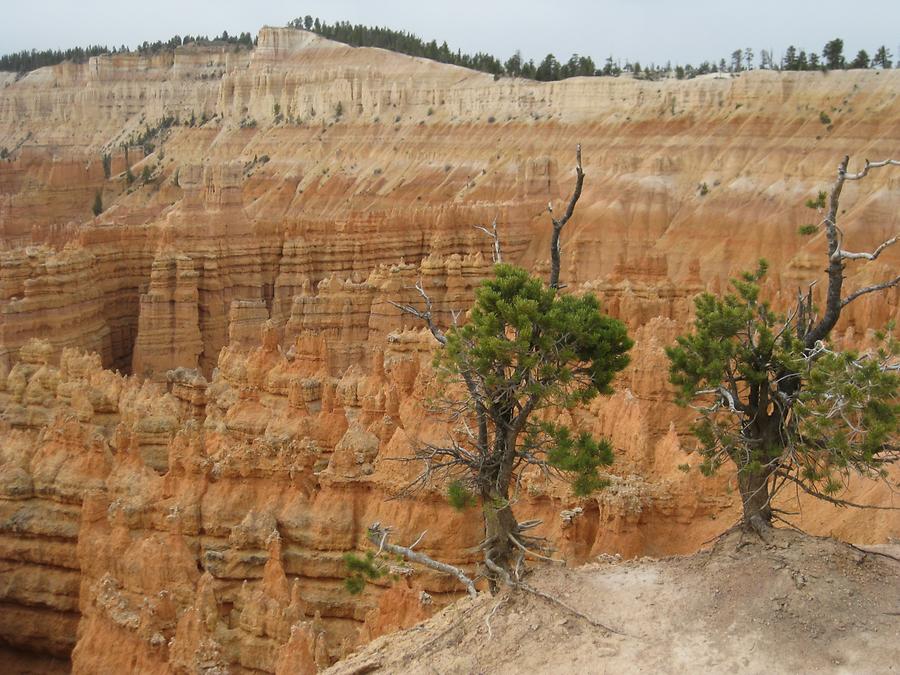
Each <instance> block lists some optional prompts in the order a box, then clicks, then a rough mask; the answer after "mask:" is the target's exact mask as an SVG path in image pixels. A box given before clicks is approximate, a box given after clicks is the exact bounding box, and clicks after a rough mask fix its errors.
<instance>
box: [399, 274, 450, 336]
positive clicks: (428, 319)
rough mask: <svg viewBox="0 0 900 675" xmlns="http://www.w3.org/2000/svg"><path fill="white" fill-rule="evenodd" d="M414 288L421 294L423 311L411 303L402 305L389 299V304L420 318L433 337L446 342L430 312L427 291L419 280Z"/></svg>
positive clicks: (429, 299) (429, 298)
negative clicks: (423, 304) (423, 305)
mask: <svg viewBox="0 0 900 675" xmlns="http://www.w3.org/2000/svg"><path fill="white" fill-rule="evenodd" d="M415 288H416V290H417V291H418V292H419V295H421V296H422V299H423V300H424V301H425V311H424V312H423V311H422V310H420V309H416V308H415V307H413V306H412V305H403V304H401V303H399V302H394V301H393V300H389V301H388V302H390V304H392V305H393V306H394V307H396V308H397V309H399V310H400V311H401V312H403V313H405V314H410V315H412V316H414V317H416V318H417V319H421V320H422V321H424V322H425V324H426V325H427V326H428V330H430V331H431V334H432V335H434V339H435V340H437V341H438V342H440V343H441V344H442V345H445V344H447V336H446V335H444V331H442V330H441V329H440V328H438V326H437V324H436V323H435V322H434V316H433V314H432V306H431V297H430V296H429V295H428V293H426V292H425V289H424V288H423V287H422V282H421V281H419V282H418V283H416V286H415Z"/></svg>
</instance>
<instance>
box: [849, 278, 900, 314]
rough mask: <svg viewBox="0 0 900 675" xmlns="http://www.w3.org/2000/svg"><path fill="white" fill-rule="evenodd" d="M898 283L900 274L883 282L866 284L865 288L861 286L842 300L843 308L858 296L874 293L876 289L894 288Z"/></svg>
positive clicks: (899, 282)
mask: <svg viewBox="0 0 900 675" xmlns="http://www.w3.org/2000/svg"><path fill="white" fill-rule="evenodd" d="M898 284H900V276H897V277H894V278H893V279H890V280H889V281H885V282H884V283H881V284H874V285H872V286H866V287H865V288H860V289H859V290H858V291H856V292H855V293H851V294H850V295H848V296H847V297H846V298H844V299H843V300H841V307H842V308H843V307H846V306H847V305H849V304H850V303H851V302H853V301H854V300H856V299H857V298H859V297H861V296H863V295H866V294H868V293H874V292H876V291H883V290H885V289H888V288H893V287H894V286H897V285H898Z"/></svg>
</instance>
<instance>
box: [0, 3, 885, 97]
mask: <svg viewBox="0 0 900 675" xmlns="http://www.w3.org/2000/svg"><path fill="white" fill-rule="evenodd" d="M287 27H288V28H293V29H296V30H306V31H311V32H313V33H316V34H317V35H320V36H322V37H324V38H327V39H329V40H334V41H336V42H342V43H345V44H348V45H350V46H352V47H376V48H381V49H387V50H390V51H394V52H398V53H401V54H407V55H409V56H415V57H420V58H427V59H431V60H433V61H438V62H440V63H448V64H452V65H456V66H461V67H463V68H469V69H472V70H477V71H481V72H485V73H489V74H491V75H494V77H496V78H500V77H522V78H526V79H531V80H538V81H543V82H549V81H556V80H565V79H567V78H570V77H601V76H607V77H610V76H612V77H617V76H619V75H622V74H623V73H624V74H630V75H632V76H634V77H638V78H643V79H650V80H656V79H661V78H667V77H674V78H677V79H690V78H693V77H697V76H699V75H706V74H709V73H736V72H742V71H746V70H753V69H755V68H760V69H763V70H800V71H804V70H813V71H815V70H822V71H827V70H844V69H865V68H883V69H888V68H891V67H892V66H893V54H892V53H891V51H890V50H889V49H888V48H887V47H886V46H885V45H880V46H876V47H875V49H874V50H873V52H872V54H871V55H870V54H869V52H868V51H866V50H865V49H861V50H859V51H858V52H857V54H856V56H855V57H852V58H850V57H848V56H846V55H845V54H844V41H843V40H842V39H841V38H835V39H833V40H831V41H829V42H828V43H826V44H825V46H824V47H823V49H822V51H821V53H819V52H815V51H807V50H805V49H802V48H801V49H798V48H796V47H795V46H794V45H791V46H789V47H788V48H787V49H786V50H785V52H784V54H783V56H781V58H780V59H777V60H776V59H775V57H774V53H773V51H772V50H767V49H762V50H760V51H759V54H758V60H757V54H756V52H755V51H754V50H753V48H752V47H744V48H739V49H736V50H734V51H733V52H732V53H731V54H730V55H728V57H727V58H721V59H719V60H718V61H716V60H715V59H713V60H707V61H703V62H702V63H700V64H699V65H697V66H694V65H692V64H690V63H687V64H684V65H681V64H680V63H679V62H678V61H677V60H676V61H675V62H674V65H673V62H672V61H667V62H666V63H665V64H655V63H651V64H649V65H645V66H642V65H641V63H640V62H639V61H634V62H632V61H629V60H625V61H624V63H623V61H622V59H616V58H615V57H613V56H609V57H608V58H606V60H605V61H604V63H603V64H602V66H600V65H598V64H597V63H595V61H594V59H593V58H592V57H591V56H585V55H580V54H577V53H576V54H572V55H571V56H570V57H569V59H568V60H566V61H560V60H558V59H557V58H556V56H555V55H554V54H552V53H551V54H547V55H546V56H545V57H544V58H543V60H541V61H540V63H535V62H534V60H533V59H530V60H527V61H526V60H525V59H524V58H523V57H522V54H521V52H519V51H518V50H517V51H516V52H515V53H514V54H513V55H512V56H510V57H509V58H508V59H506V60H505V61H501V60H500V59H499V58H497V57H496V56H494V55H492V54H489V53H486V52H480V51H479V52H476V53H475V54H467V53H464V52H462V51H461V50H459V49H457V50H456V51H453V50H452V49H450V47H449V46H448V45H447V42H446V41H444V42H442V43H440V44H438V42H437V40H431V41H425V40H423V39H422V38H420V37H419V36H417V35H415V34H413V33H411V32H408V31H401V30H395V29H392V28H387V27H381V26H366V25H363V24H351V23H350V22H349V21H337V22H335V23H333V24H329V23H326V22H324V21H321V20H320V19H318V18H315V19H314V18H313V17H312V16H310V15H306V16H305V17H298V18H296V19H293V20H292V21H289V22H288V24H287ZM256 43H257V38H254V37H252V36H251V34H250V33H249V32H242V33H240V35H230V34H229V33H228V31H222V34H221V35H218V36H214V37H213V38H209V37H207V36H205V35H196V36H192V35H185V36H183V37H182V36H180V35H175V36H173V37H171V38H170V39H168V40H166V41H161V40H157V41H156V42H147V41H145V42H143V43H142V44H140V45H138V46H136V47H134V48H130V47H127V46H125V45H122V46H120V47H115V46H113V47H112V48H110V47H108V46H104V45H89V46H87V47H73V48H68V49H47V50H35V49H31V50H22V51H19V52H15V53H11V54H5V55H3V56H0V71H8V72H17V73H26V72H29V71H32V70H35V69H37V68H43V67H46V66H52V65H56V64H58V63H63V62H65V61H72V62H75V63H82V62H84V61H86V60H87V59H89V58H91V57H93V56H100V55H104V54H121V53H126V54H129V53H136V54H141V55H152V54H157V53H160V52H165V51H173V50H175V49H176V48H177V47H182V46H187V45H195V46H203V45H214V46H231V47H232V48H234V49H236V50H238V49H252V48H253V47H254V46H255V45H256Z"/></svg>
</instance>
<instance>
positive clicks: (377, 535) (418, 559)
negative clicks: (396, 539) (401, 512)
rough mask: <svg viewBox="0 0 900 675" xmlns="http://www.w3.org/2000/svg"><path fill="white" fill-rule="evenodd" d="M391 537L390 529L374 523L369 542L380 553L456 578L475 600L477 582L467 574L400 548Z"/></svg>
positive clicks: (407, 547)
mask: <svg viewBox="0 0 900 675" xmlns="http://www.w3.org/2000/svg"><path fill="white" fill-rule="evenodd" d="M424 534H425V533H424V532H423V533H422V535H421V536H420V537H419V538H418V539H417V540H416V544H418V543H419V542H420V541H421V540H422V536H424ZM389 536H390V528H388V527H385V526H383V525H382V524H381V523H377V522H376V523H372V524H371V525H370V526H369V530H368V537H369V541H371V542H372V543H373V544H374V545H375V546H378V547H379V551H387V552H388V553H393V554H394V555H402V556H403V557H404V558H406V559H407V560H409V561H410V562H414V563H419V564H420V565H424V566H425V567H428V568H430V569H433V570H436V571H438V572H443V573H444V574H449V575H451V576H454V577H456V578H457V579H459V581H460V583H462V584H463V585H464V586H465V587H466V591H467V592H468V594H469V595H470V596H471V597H473V598H474V597H476V596H477V595H478V591H477V590H476V589H475V582H474V581H472V580H471V579H470V578H469V577H468V576H466V573H465V572H463V571H462V570H461V569H459V568H458V567H454V566H453V565H448V564H447V563H442V562H439V561H437V560H435V559H434V558H429V557H428V556H427V555H425V554H424V553H419V552H418V551H414V550H413V549H412V546H398V545H397V544H392V543H390V542H389V541H388V537H389ZM413 546H415V544H413Z"/></svg>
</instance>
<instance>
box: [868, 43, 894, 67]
mask: <svg viewBox="0 0 900 675" xmlns="http://www.w3.org/2000/svg"><path fill="white" fill-rule="evenodd" d="M891 56H892V55H891V52H890V51H889V50H888V48H887V47H885V46H884V45H881V46H880V47H879V48H878V49H876V50H875V58H873V59H872V65H873V66H875V67H880V68H884V69H885V70H887V69H888V68H890V67H891V65H892V62H891Z"/></svg>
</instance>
